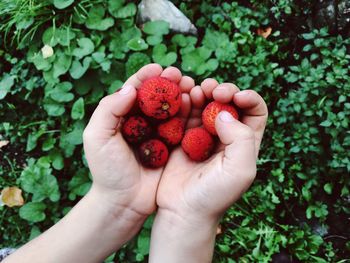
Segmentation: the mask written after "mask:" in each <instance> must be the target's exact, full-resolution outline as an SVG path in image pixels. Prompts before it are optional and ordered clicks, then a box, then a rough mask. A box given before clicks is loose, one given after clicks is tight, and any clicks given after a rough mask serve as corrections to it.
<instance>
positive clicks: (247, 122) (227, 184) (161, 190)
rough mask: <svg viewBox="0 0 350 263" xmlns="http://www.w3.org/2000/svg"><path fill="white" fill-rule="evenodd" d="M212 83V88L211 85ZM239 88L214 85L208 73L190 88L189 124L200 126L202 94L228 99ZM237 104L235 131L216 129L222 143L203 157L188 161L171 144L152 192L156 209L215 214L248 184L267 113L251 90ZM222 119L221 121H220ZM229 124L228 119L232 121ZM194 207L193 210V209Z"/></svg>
mask: <svg viewBox="0 0 350 263" xmlns="http://www.w3.org/2000/svg"><path fill="white" fill-rule="evenodd" d="M215 89H216V91H214V90H215ZM238 92H239V90H238V88H237V87H235V86H234V85H232V84H221V85H218V84H217V82H216V81H214V80H212V79H208V80H206V81H204V82H203V83H202V86H201V87H195V88H194V89H193V90H192V91H191V100H192V102H193V103H192V104H193V108H192V112H191V116H190V118H189V120H188V128H190V127H198V126H201V112H202V110H203V106H204V104H205V100H206V99H212V98H214V99H215V100H218V101H220V102H222V103H228V102H229V101H232V100H233V97H234V94H236V93H238ZM242 93H244V94H243V95H244V96H238V97H239V98H237V99H236V101H235V102H236V104H238V105H239V106H240V107H241V109H242V114H243V116H241V121H242V122H243V123H244V124H240V123H238V122H236V123H235V124H234V125H235V126H236V127H235V128H236V131H233V132H229V131H227V129H226V128H229V126H228V127H225V125H226V124H222V123H221V124H220V123H219V125H220V126H221V128H224V129H225V130H226V131H223V132H221V134H219V137H220V140H221V143H220V145H219V146H218V147H217V149H216V151H215V153H214V155H213V156H212V157H211V158H210V159H209V160H207V161H205V162H202V163H197V162H193V161H191V160H190V159H189V158H188V157H187V156H186V154H185V153H184V152H183V151H182V149H181V148H178V149H177V150H175V151H174V152H173V153H172V155H171V156H170V158H169V161H168V163H167V165H166V167H165V169H164V172H163V174H162V178H161V182H160V185H159V187H158V192H157V204H158V206H159V208H160V209H164V210H168V211H171V212H173V213H175V214H177V215H180V216H182V217H191V216H193V215H194V214H197V215H195V216H197V217H198V215H199V217H200V216H206V217H207V216H209V217H213V218H217V216H218V215H220V214H221V213H222V212H224V211H225V210H226V209H227V208H228V207H229V206H230V205H231V204H232V203H233V202H234V201H235V200H237V199H238V198H239V197H240V196H241V195H242V194H243V193H244V192H245V191H246V190H247V188H248V187H249V186H250V184H251V183H252V181H253V179H254V177H255V171H256V156H257V152H258V149H259V146H260V142H261V137H262V134H263V130H264V127H265V122H266V118H267V108H266V105H265V103H264V102H263V100H262V98H261V97H260V96H258V95H257V94H256V93H255V92H253V91H248V92H247V91H246V92H242ZM217 122H218V121H217ZM222 125H224V126H222ZM231 125H233V124H231ZM193 211H195V213H194V212H193Z"/></svg>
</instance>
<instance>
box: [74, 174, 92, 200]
mask: <svg viewBox="0 0 350 263" xmlns="http://www.w3.org/2000/svg"><path fill="white" fill-rule="evenodd" d="M88 173H89V172H88V170H87V169H79V170H78V171H77V172H76V174H75V175H74V176H73V178H72V179H71V180H70V181H69V183H68V189H69V191H70V199H71V200H74V199H75V196H84V195H85V194H86V193H87V192H88V191H89V189H90V187H91V180H90V178H89V176H88Z"/></svg>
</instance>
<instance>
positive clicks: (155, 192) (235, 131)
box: [4, 64, 267, 263]
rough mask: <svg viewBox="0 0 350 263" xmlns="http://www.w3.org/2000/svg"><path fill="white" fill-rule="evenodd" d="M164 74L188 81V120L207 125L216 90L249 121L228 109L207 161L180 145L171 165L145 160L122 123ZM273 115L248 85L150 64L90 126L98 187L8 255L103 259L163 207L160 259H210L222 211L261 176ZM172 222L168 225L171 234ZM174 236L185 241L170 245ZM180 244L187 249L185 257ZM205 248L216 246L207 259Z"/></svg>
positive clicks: (156, 255) (155, 256) (154, 255)
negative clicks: (259, 163)
mask: <svg viewBox="0 0 350 263" xmlns="http://www.w3.org/2000/svg"><path fill="white" fill-rule="evenodd" d="M154 76H162V77H165V78H168V79H170V80H172V81H174V82H176V83H178V84H179V86H180V88H181V90H182V92H183V94H182V101H183V104H182V107H181V110H180V113H179V116H180V117H181V118H183V120H184V121H186V122H187V125H188V127H196V126H199V125H201V123H200V114H201V111H202V109H203V106H204V103H205V101H206V100H207V99H210V98H211V96H212V97H213V98H214V99H215V100H218V101H221V102H224V101H226V100H227V98H230V101H231V100H233V102H234V103H235V104H236V105H237V106H238V107H240V108H241V109H242V111H243V113H244V114H243V117H242V122H243V124H242V123H240V122H238V121H232V120H231V119H230V116H227V115H226V114H225V113H224V114H221V115H220V117H222V118H223V119H224V120H225V118H226V121H220V120H219V119H217V120H216V127H217V128H218V129H220V130H221V131H222V132H219V137H220V140H221V142H222V144H221V145H220V146H219V148H218V152H217V153H216V154H215V155H214V156H213V157H212V158H211V159H210V160H208V161H206V162H204V163H194V162H192V161H190V160H189V159H188V157H187V156H186V155H185V154H184V153H183V151H182V150H181V149H180V148H178V149H176V150H175V151H174V152H173V153H172V154H171V156H170V159H169V162H168V164H167V165H166V167H164V168H159V169H147V168H144V167H142V166H141V165H140V163H139V162H138V160H137V158H136V157H135V155H134V153H133V151H132V149H131V148H130V147H129V146H128V145H127V143H126V142H125V140H124V139H123V137H122V135H121V133H120V125H121V120H122V117H123V116H125V115H126V114H127V113H128V112H129V111H130V109H131V108H132V106H133V105H134V103H135V101H136V90H137V88H138V87H139V85H140V84H141V82H142V81H144V80H145V79H147V78H150V77H154ZM220 87H221V88H220ZM222 115H226V117H225V116H222ZM266 118H267V110H266V105H265V103H264V102H263V100H262V99H261V97H260V96H259V95H257V94H256V93H255V92H253V91H248V92H246V91H244V92H238V89H237V88H236V87H233V85H232V84H222V85H218V84H217V83H216V82H215V80H211V79H209V80H206V81H205V82H203V83H202V85H201V86H195V84H194V81H193V79H191V78H190V77H187V76H182V74H181V72H180V71H179V70H178V69H176V68H174V67H169V68H167V69H164V70H163V69H162V68H161V67H160V66H159V65H157V64H149V65H147V66H145V67H143V68H141V69H140V70H139V71H138V72H137V73H136V74H134V75H133V76H132V77H130V78H129V79H128V80H127V81H126V82H125V84H124V86H123V88H122V90H121V91H119V92H117V93H115V94H112V95H109V96H107V97H105V98H104V99H102V100H101V102H100V104H99V105H98V107H97V108H96V110H95V112H94V113H93V115H92V117H91V119H90V122H89V124H88V126H87V127H86V129H85V131H84V150H85V154H86V158H87V161H88V164H89V168H90V171H91V174H92V177H93V185H92V188H91V190H90V191H89V193H88V194H87V195H86V196H85V197H84V198H83V199H82V200H81V201H80V202H79V203H78V204H77V205H76V206H75V207H74V208H73V209H72V210H71V211H70V213H68V215H67V216H65V217H64V218H63V219H62V220H60V221H59V222H58V223H57V224H56V225H54V226H53V227H51V228H50V229H49V230H47V231H46V232H45V233H43V234H42V235H40V236H39V237H38V238H36V239H34V240H32V241H31V242H29V243H28V244H26V245H24V246H23V247H21V248H20V249H19V250H18V251H17V252H15V253H14V254H12V255H11V256H9V257H8V258H6V260H5V261H4V262H6V263H11V262H23V263H25V262H38V263H40V262H50V263H51V262H102V261H103V259H104V258H105V257H107V256H108V255H109V254H111V253H113V252H114V251H116V250H118V249H119V248H120V247H121V246H122V245H123V244H124V243H126V242H127V241H128V240H130V239H131V238H132V237H133V236H134V235H135V234H136V233H137V232H138V231H139V229H140V228H141V226H142V224H143V222H144V220H145V219H146V218H147V216H148V215H150V214H151V213H153V212H154V211H155V210H156V208H157V207H159V208H158V209H159V210H158V212H157V216H156V220H155V224H154V227H153V232H152V246H151V254H150V261H151V262H170V261H169V257H170V258H172V259H173V262H179V261H180V260H182V259H184V258H186V257H188V256H189V257H190V258H193V261H192V262H206V261H210V259H211V255H212V250H213V244H214V240H215V235H213V233H214V230H215V229H216V224H217V221H218V219H219V218H220V215H221V214H222V213H223V212H224V211H225V209H227V208H228V207H229V206H230V205H231V204H232V202H234V201H235V200H237V199H238V198H239V197H240V196H241V194H242V193H243V192H244V191H245V190H246V189H247V188H248V187H249V185H250V184H251V182H252V180H253V179H254V176H255V163H256V156H257V153H258V149H259V145H260V141H261V137H262V134H263V130H264V127H265V123H266ZM169 223H170V224H169ZM198 223H199V224H200V226H205V227H204V228H203V231H202V232H203V234H201V235H195V234H194V233H196V232H198V231H197V230H198V226H199V225H198ZM169 226H170V227H169ZM167 227H168V229H166V228H167ZM164 229H165V230H168V231H164V234H162V231H163V230H164ZM174 235H175V236H178V237H179V242H180V241H181V240H182V241H184V242H183V243H182V244H180V243H179V242H168V241H169V237H170V238H171V236H174ZM186 235H187V236H188V235H192V237H193V238H192V241H196V240H197V241H198V242H197V244H198V246H194V247H193V246H192V245H190V243H189V242H186V240H185V239H186V238H185V236H186ZM213 236H214V238H213ZM165 241H166V242H165ZM167 242H168V243H169V244H170V245H166V244H164V243H167ZM172 249H173V250H174V251H171V250H172ZM190 249H192V250H193V253H192V255H191V254H190V252H191V251H190ZM175 250H177V251H178V250H180V251H181V252H182V253H177V255H175V254H174V252H176V251H175ZM200 251H202V252H203V251H209V252H208V253H204V254H205V256H203V255H202V254H203V253H200ZM199 254H201V255H199ZM185 262H190V261H188V260H186V261H185Z"/></svg>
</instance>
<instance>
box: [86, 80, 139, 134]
mask: <svg viewBox="0 0 350 263" xmlns="http://www.w3.org/2000/svg"><path fill="white" fill-rule="evenodd" d="M135 101H136V89H135V87H133V86H131V85H124V87H123V88H122V89H121V90H120V91H119V92H116V93H114V94H112V95H109V96H106V97H104V98H103V99H102V100H101V101H100V103H99V104H98V106H97V108H96V109H95V111H94V113H93V114H92V116H91V119H90V121H89V124H88V125H87V127H86V129H85V131H84V134H85V136H86V135H87V134H88V135H89V136H90V139H91V137H99V138H101V137H108V136H113V135H114V134H115V133H116V127H117V126H118V124H119V121H120V117H122V116H124V115H126V114H127V113H128V112H129V111H130V109H131V108H132V107H133V105H134V103H135ZM104 139H106V138H104Z"/></svg>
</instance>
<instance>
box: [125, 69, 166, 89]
mask: <svg viewBox="0 0 350 263" xmlns="http://www.w3.org/2000/svg"><path fill="white" fill-rule="evenodd" d="M162 72H163V68H162V67H161V66H160V65H158V64H155V63H154V64H148V65H146V66H143V67H142V68H141V69H139V71H137V72H136V73H135V74H134V75H132V76H131V77H130V78H129V79H128V80H127V81H126V82H125V83H124V85H132V86H134V87H135V88H138V86H140V84H141V83H142V82H143V81H145V80H146V79H149V78H152V77H157V76H160V74H162Z"/></svg>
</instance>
